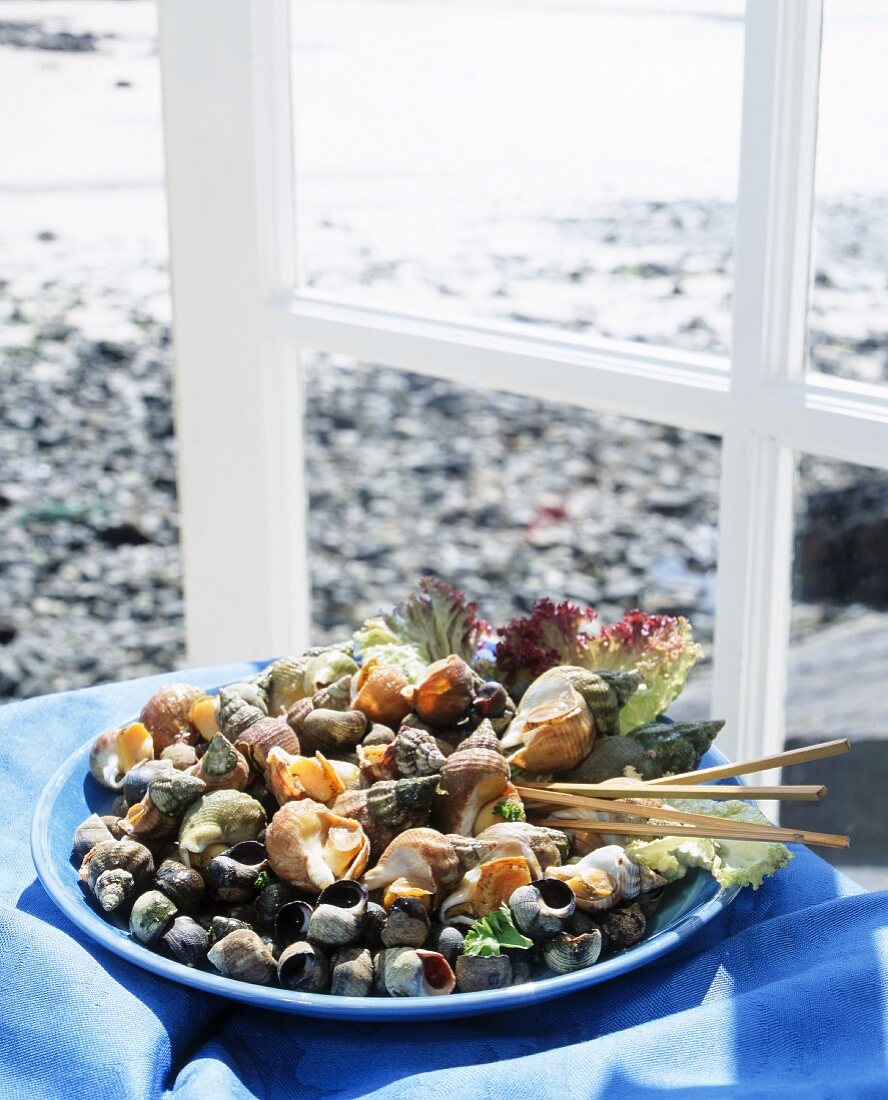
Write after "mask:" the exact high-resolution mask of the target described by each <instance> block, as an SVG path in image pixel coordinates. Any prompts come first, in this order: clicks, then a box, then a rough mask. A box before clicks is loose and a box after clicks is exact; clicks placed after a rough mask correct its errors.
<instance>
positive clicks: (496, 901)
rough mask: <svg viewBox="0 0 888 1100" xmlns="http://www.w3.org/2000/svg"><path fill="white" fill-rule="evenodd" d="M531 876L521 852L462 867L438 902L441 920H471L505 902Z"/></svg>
mask: <svg viewBox="0 0 888 1100" xmlns="http://www.w3.org/2000/svg"><path fill="white" fill-rule="evenodd" d="M532 880H533V875H532V873H531V865H530V863H529V862H528V860H527V859H526V857H524V856H502V857H499V858H497V859H491V860H487V861H486V862H485V863H481V864H479V865H478V866H477V867H473V868H472V870H471V871H466V873H465V874H464V875H463V877H462V881H461V882H460V883H459V885H458V886H457V888H456V889H455V890H454V891H453V893H451V894H449V895H448V896H447V897H446V898H445V899H444V901H442V902H441V908H440V911H439V914H438V916H439V918H440V920H442V921H445V922H446V921H451V922H460V923H464V924H471V923H472V922H473V921H475V920H477V919H478V918H479V917H484V916H486V915H487V914H488V913H492V912H493V910H494V909H498V908H499V907H500V905H502V904H503V903H504V902H508V900H509V898H510V897H511V896H512V894H513V893H514V892H515V891H516V890H517V889H518V888H519V887H520V886H529V885H530V883H531V881H532Z"/></svg>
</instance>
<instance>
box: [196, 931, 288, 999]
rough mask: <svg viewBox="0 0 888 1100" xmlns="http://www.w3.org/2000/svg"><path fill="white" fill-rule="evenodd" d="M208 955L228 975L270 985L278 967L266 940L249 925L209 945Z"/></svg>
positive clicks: (257, 983)
mask: <svg viewBox="0 0 888 1100" xmlns="http://www.w3.org/2000/svg"><path fill="white" fill-rule="evenodd" d="M207 958H208V959H209V960H210V962H211V963H212V964H213V966H214V967H215V968H216V969H217V970H218V971H219V973H220V974H224V975H225V976H226V977H227V978H234V979H235V980H236V981H239V982H253V983H254V984H255V985H271V983H272V982H273V981H274V976H275V974H276V973H277V968H278V964H277V963H276V962H275V959H274V956H273V955H272V953H271V952H270V951H269V949H268V945H267V944H266V943H265V941H264V940H263V939H262V938H261V937H260V936H258V935H257V934H256V933H255V932H253V931H250V930H249V929H246V928H238V929H236V930H235V931H234V932H229V933H228V935H227V936H223V938H222V939H221V940H219V941H218V942H217V943H214V944H213V946H212V947H211V948H210V950H209V952H208V954H207Z"/></svg>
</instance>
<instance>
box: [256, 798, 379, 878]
mask: <svg viewBox="0 0 888 1100" xmlns="http://www.w3.org/2000/svg"><path fill="white" fill-rule="evenodd" d="M265 847H266V850H267V851H268V862H269V864H270V865H271V869H272V870H273V871H274V873H275V874H276V875H277V876H278V878H281V879H283V880H284V881H285V882H289V883H290V884H291V885H293V886H298V887H300V888H302V889H303V890H323V889H324V887H325V886H330V885H331V884H332V883H333V882H335V881H336V880H337V879H340V878H357V877H358V876H359V875H360V874H361V872H362V871H363V870H364V868H365V867H366V866H367V860H368V858H369V855H370V842H369V841H368V839H367V837H366V836H365V835H364V830H363V829H362V828H361V826H360V825H359V824H358V823H357V822H356V821H352V820H350V819H349V818H347V817H340V816H339V815H338V814H334V813H332V812H331V811H330V810H328V809H327V808H326V806H323V805H321V804H320V803H319V802H315V801H313V800H312V799H310V798H305V799H302V800H300V801H298V802H287V803H286V804H285V805H284V806H281V808H280V809H279V810H278V811H277V813H276V814H275V815H274V817H273V818H272V819H271V822H270V824H269V826H268V829H267V830H266V833H265Z"/></svg>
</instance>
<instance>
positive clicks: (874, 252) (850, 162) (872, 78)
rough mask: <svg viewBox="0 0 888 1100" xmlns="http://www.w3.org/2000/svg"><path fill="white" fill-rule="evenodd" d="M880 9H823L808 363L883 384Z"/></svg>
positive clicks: (887, 275)
mask: <svg viewBox="0 0 888 1100" xmlns="http://www.w3.org/2000/svg"><path fill="white" fill-rule="evenodd" d="M886 37H888V0H865V2H864V0H850V2H849V0H826V4H825V7H824V26H823V54H822V61H821V73H820V121H819V129H818V135H817V188H816V199H817V203H816V216H815V238H814V263H813V268H814V273H813V288H812V291H811V310H810V326H811V329H810V363H811V366H812V367H813V368H814V369H815V370H819V371H823V372H825V373H826V374H834V375H838V376H839V377H841V378H849V379H855V380H857V381H861V382H877V383H883V382H885V380H886V378H888V126H886V124H885V119H886V117H888V74H886V68H885V42H886Z"/></svg>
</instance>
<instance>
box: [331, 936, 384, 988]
mask: <svg viewBox="0 0 888 1100" xmlns="http://www.w3.org/2000/svg"><path fill="white" fill-rule="evenodd" d="M330 963H331V966H332V971H331V981H330V992H331V993H332V994H333V996H334V997H368V996H369V995H370V993H371V991H372V989H373V958H372V956H371V954H370V952H369V951H368V950H367V948H366V947H343V948H341V949H340V950H339V951H337V952H336V954H335V955H334V956H333V957H332V959H331V960H330Z"/></svg>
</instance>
